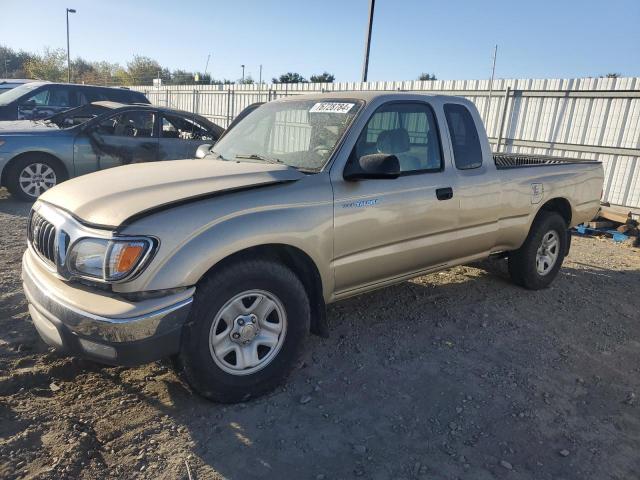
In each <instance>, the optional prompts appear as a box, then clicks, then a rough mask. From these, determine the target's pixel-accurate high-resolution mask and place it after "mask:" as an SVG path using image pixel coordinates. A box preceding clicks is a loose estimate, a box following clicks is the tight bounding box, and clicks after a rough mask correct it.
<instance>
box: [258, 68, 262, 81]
mask: <svg viewBox="0 0 640 480" xmlns="http://www.w3.org/2000/svg"><path fill="white" fill-rule="evenodd" d="M258 85H262V65H260V79H259V80H258Z"/></svg>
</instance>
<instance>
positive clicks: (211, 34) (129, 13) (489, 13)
mask: <svg viewBox="0 0 640 480" xmlns="http://www.w3.org/2000/svg"><path fill="white" fill-rule="evenodd" d="M368 5H369V0H322V1H308V0H307V1H304V0H296V1H293V0H277V1H268V0H260V1H254V0H241V1H231V0H226V1H199V0H180V1H175V0H174V1H166V0H158V1H149V0H148V1H145V2H140V1H137V2H134V1H124V0H109V1H104V0H103V1H98V0H65V1H59V0H46V1H45V0H41V1H36V0H20V1H15V0H0V12H1V14H0V44H4V45H6V46H9V47H12V48H14V49H18V50H21V49H22V50H26V51H35V52H42V51H43V48H44V47H47V46H48V47H51V48H66V28H65V9H66V8H75V9H76V10H77V13H75V14H72V15H71V16H70V30H71V34H70V38H71V56H72V58H75V57H77V56H80V57H82V58H84V59H86V60H107V61H110V62H119V63H121V64H123V65H124V64H126V62H127V61H128V60H130V59H131V58H132V56H133V55H134V54H139V55H145V56H149V57H151V58H154V59H156V60H158V61H159V62H160V64H162V65H163V66H166V67H168V68H170V69H171V70H174V69H177V68H180V69H184V70H189V71H194V70H199V71H204V69H205V65H206V62H207V55H209V54H210V55H211V60H210V62H209V68H208V71H209V73H211V74H212V75H213V77H214V78H228V79H231V80H236V79H238V78H240V77H241V74H242V70H241V66H240V65H241V64H245V65H246V74H251V75H252V76H253V78H254V79H256V80H257V78H258V74H259V65H260V64H262V65H263V79H265V80H270V79H271V77H274V76H278V75H280V74H281V73H284V72H288V71H294V72H299V73H301V74H303V75H304V76H305V77H307V78H308V77H309V76H310V75H312V74H314V73H322V72H323V71H328V72H331V73H333V74H334V75H335V77H336V81H359V80H360V76H361V71H362V59H363V52H364V43H365V33H366V26H367V16H368ZM639 25H640V0H607V1H604V0H581V1H579V0H553V1H551V0H529V1H526V2H524V1H521V0H510V1H503V0H483V1H479V0H377V1H376V9H375V18H374V24H373V35H372V42H371V55H370V64H369V80H371V81H375V80H412V79H417V77H418V76H419V75H420V73H421V72H428V73H432V74H435V75H436V76H437V77H438V79H444V80H447V79H484V78H488V77H489V76H490V73H491V61H492V55H493V47H494V45H496V44H497V45H498V56H497V63H496V78H567V77H585V76H599V75H604V74H606V73H610V72H617V73H621V74H623V75H624V76H640V27H639Z"/></svg>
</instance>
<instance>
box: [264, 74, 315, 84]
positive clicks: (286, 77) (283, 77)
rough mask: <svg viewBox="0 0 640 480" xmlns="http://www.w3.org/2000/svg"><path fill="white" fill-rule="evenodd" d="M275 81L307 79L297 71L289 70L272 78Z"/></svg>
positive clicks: (301, 81) (297, 81)
mask: <svg viewBox="0 0 640 480" xmlns="http://www.w3.org/2000/svg"><path fill="white" fill-rule="evenodd" d="M271 81H272V82H273V83H306V81H307V80H306V79H305V78H304V77H303V76H302V75H300V74H299V73H295V72H287V73H283V74H282V75H280V76H279V77H278V78H272V79H271Z"/></svg>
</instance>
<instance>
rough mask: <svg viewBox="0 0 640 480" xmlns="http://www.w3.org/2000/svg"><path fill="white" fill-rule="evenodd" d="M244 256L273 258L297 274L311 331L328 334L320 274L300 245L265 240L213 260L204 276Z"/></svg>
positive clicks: (244, 258) (243, 258) (324, 335)
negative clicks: (307, 300) (307, 306)
mask: <svg viewBox="0 0 640 480" xmlns="http://www.w3.org/2000/svg"><path fill="white" fill-rule="evenodd" d="M247 258H261V259H268V260H273V261H276V262H279V263H282V264H284V265H286V266H287V267H288V268H289V269H291V271H293V272H294V273H295V274H296V275H297V276H298V278H299V279H300V281H301V282H302V284H303V286H304V288H305V290H306V291H307V295H309V304H310V305H309V306H310V307H311V332H312V333H315V334H317V335H320V336H323V337H326V336H328V327H327V318H326V305H325V303H324V295H323V291H322V278H321V277H320V272H318V268H317V267H316V264H315V263H314V261H313V260H312V259H311V257H309V255H307V254H306V253H305V252H303V251H302V250H300V249H299V248H296V247H292V246H291V245H284V244H266V245H259V246H255V247H251V248H247V249H245V250H240V251H239V252H236V253H234V254H232V255H230V256H228V257H227V258H225V259H223V260H221V261H220V262H218V263H216V264H215V265H214V266H213V267H211V268H210V269H209V270H208V271H207V273H205V275H203V278H204V277H206V276H209V275H211V274H213V273H215V272H216V271H217V270H219V269H220V268H223V267H225V266H227V265H229V264H231V263H234V262H237V261H240V260H246V259H247Z"/></svg>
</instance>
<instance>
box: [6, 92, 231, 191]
mask: <svg viewBox="0 0 640 480" xmlns="http://www.w3.org/2000/svg"><path fill="white" fill-rule="evenodd" d="M223 132H224V129H223V128H222V127H219V126H218V125H216V124H214V123H212V122H210V121H209V120H207V119H206V118H204V117H201V116H199V115H195V114H193V113H188V112H183V111H179V110H174V109H169V108H160V107H154V106H151V105H142V104H138V105H125V104H121V103H116V102H107V101H103V102H94V103H90V104H87V105H84V106H82V107H78V108H75V109H72V110H68V111H66V112H63V113H59V114H57V115H54V116H52V117H49V118H48V119H44V120H18V121H10V122H0V184H1V185H2V186H5V187H7V189H8V190H9V191H10V192H11V193H12V194H13V195H14V196H16V197H18V198H20V199H23V200H28V201H33V200H35V199H36V198H38V196H40V195H41V194H42V193H43V192H45V191H46V190H48V189H50V188H51V187H53V186H55V185H56V184H58V183H60V182H62V181H64V180H67V179H69V178H72V177H77V176H80V175H84V174H86V173H90V172H95V171H98V170H104V169H106V168H110V167H116V166H119V165H128V164H131V163H142V162H155V161H159V160H178V159H191V158H194V157H195V153H196V150H197V149H198V147H199V146H200V145H203V144H213V143H215V142H216V141H217V140H218V139H219V138H220V136H221V135H222V134H223Z"/></svg>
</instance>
